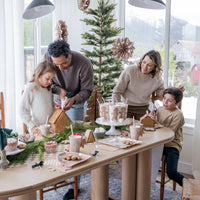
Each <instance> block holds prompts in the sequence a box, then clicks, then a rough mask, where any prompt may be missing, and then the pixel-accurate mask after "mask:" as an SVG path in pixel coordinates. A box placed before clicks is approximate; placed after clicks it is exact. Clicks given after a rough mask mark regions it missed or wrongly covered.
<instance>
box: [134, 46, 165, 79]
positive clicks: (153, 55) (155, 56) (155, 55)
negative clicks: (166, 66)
mask: <svg viewBox="0 0 200 200" xmlns="http://www.w3.org/2000/svg"><path fill="white" fill-rule="evenodd" d="M145 56H149V58H150V59H151V60H152V61H153V63H154V65H155V69H154V70H152V71H151V72H150V74H152V78H153V77H154V76H159V75H160V74H161V72H162V69H161V65H162V59H161V56H160V53H159V52H158V51H155V50H151V51H148V52H147V53H145V54H144V55H143V57H142V58H141V59H140V61H139V63H138V65H137V66H138V67H139V68H140V69H141V64H142V61H143V60H144V58H145Z"/></svg>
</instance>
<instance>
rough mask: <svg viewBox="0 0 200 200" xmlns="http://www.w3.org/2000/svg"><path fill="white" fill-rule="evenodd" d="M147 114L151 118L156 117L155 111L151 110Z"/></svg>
mask: <svg viewBox="0 0 200 200" xmlns="http://www.w3.org/2000/svg"><path fill="white" fill-rule="evenodd" d="M149 116H150V117H151V118H152V119H156V112H155V111H154V110H153V111H151V112H150V113H149Z"/></svg>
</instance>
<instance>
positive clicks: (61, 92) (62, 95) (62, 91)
mask: <svg viewBox="0 0 200 200" xmlns="http://www.w3.org/2000/svg"><path fill="white" fill-rule="evenodd" d="M66 94H67V91H66V90H64V89H62V88H61V89H60V100H62V99H65V95H66Z"/></svg>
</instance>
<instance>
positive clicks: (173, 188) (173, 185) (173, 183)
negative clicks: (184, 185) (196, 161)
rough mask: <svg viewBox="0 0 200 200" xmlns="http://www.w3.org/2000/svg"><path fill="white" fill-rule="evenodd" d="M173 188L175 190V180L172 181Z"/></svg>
mask: <svg viewBox="0 0 200 200" xmlns="http://www.w3.org/2000/svg"><path fill="white" fill-rule="evenodd" d="M173 190H174V191H175V190H176V182H175V181H173Z"/></svg>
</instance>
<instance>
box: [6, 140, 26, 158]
mask: <svg viewBox="0 0 200 200" xmlns="http://www.w3.org/2000/svg"><path fill="white" fill-rule="evenodd" d="M19 144H25V143H24V142H21V141H18V145H19ZM24 150H25V149H18V148H17V149H16V150H15V151H8V152H7V151H6V155H7V156H12V155H15V154H18V153H20V152H22V151H24Z"/></svg>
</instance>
